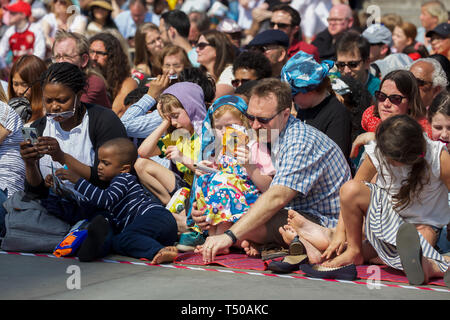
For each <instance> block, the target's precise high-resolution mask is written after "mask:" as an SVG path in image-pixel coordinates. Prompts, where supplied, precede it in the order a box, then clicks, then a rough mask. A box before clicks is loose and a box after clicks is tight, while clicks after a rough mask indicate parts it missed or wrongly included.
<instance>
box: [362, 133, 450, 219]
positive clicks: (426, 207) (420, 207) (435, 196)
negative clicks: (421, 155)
mask: <svg viewBox="0 0 450 320" xmlns="http://www.w3.org/2000/svg"><path fill="white" fill-rule="evenodd" d="M425 140H426V142H427V152H426V154H425V160H426V161H427V163H428V165H429V167H430V169H431V170H429V177H430V180H429V183H428V184H426V185H424V186H423V189H422V190H421V192H420V196H419V199H414V200H413V201H411V203H410V204H409V205H408V206H407V207H406V208H405V209H403V210H401V211H399V212H398V214H399V215H400V216H401V217H402V218H404V219H405V221H406V222H409V223H415V224H427V225H431V226H435V227H438V228H442V227H443V226H446V225H447V224H448V223H449V222H450V207H449V203H448V189H447V187H446V185H445V184H444V183H443V182H442V181H441V180H440V174H441V164H440V156H441V152H442V150H444V152H447V151H446V150H447V148H446V147H445V145H444V144H443V143H442V142H440V141H432V140H430V139H429V138H428V137H427V136H426V135H425ZM375 147H376V143H374V144H370V145H366V146H365V149H366V152H367V154H368V155H369V157H370V160H372V163H373V165H374V166H375V168H376V169H377V172H378V175H377V181H376V184H377V185H378V186H379V187H381V188H383V189H386V190H387V191H388V193H389V195H390V196H391V197H392V196H393V195H395V194H397V193H398V191H399V190H400V187H401V185H402V181H404V180H405V179H407V177H408V174H409V171H410V170H411V166H401V167H394V166H390V167H389V169H388V167H387V166H386V165H387V163H386V162H385V161H382V163H380V161H379V158H380V156H377V152H376V150H375V149H376V148H375ZM389 170H391V171H389ZM389 172H392V175H393V176H392V177H391V176H390V175H389Z"/></svg>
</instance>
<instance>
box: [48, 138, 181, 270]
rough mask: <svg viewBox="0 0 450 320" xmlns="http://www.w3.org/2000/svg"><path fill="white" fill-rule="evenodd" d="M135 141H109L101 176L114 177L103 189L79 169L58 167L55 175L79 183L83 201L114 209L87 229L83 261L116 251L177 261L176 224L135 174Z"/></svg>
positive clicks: (103, 153)
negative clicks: (83, 197)
mask: <svg viewBox="0 0 450 320" xmlns="http://www.w3.org/2000/svg"><path fill="white" fill-rule="evenodd" d="M137 156H138V154H137V150H136V147H135V146H134V144H133V143H132V142H131V141H130V140H129V139H126V138H116V139H112V140H109V141H107V142H106V143H104V144H103V145H102V146H101V147H100V148H99V151H98V157H99V164H98V176H99V178H100V180H102V181H110V185H109V187H108V188H106V189H100V188H98V187H96V186H94V185H92V184H91V183H89V182H88V181H86V180H85V179H83V178H80V177H79V176H77V175H76V174H75V173H74V172H71V171H70V170H65V169H59V170H57V171H56V174H57V175H58V176H59V177H60V178H61V179H65V180H69V181H71V182H72V183H75V189H76V190H77V191H78V192H80V193H81V194H83V195H84V196H85V197H86V198H87V200H82V202H81V205H86V206H90V207H95V208H98V209H103V210H106V211H107V212H109V215H108V216H107V217H106V218H105V217H103V216H101V215H99V216H96V217H95V218H94V219H93V220H92V221H91V222H90V225H89V227H88V236H87V238H86V239H85V240H84V241H83V243H82V244H81V246H80V249H79V250H78V254H77V255H78V258H79V259H80V261H92V260H95V259H97V258H99V257H102V256H105V255H106V254H108V253H109V251H110V250H111V249H112V250H113V251H114V252H116V253H119V254H122V255H125V256H131V257H133V258H138V259H141V258H144V259H147V260H150V261H151V263H152V264H160V263H164V262H172V261H173V260H174V259H175V257H176V256H177V253H178V252H177V249H176V248H175V247H174V246H173V245H174V243H175V241H176V240H177V224H176V221H175V219H174V217H173V216H172V214H171V213H170V212H169V211H168V210H167V209H166V208H165V207H164V206H163V205H162V204H161V202H160V201H159V200H158V199H157V198H156V197H152V195H150V194H148V193H147V192H146V191H144V189H143V187H142V185H141V184H140V183H139V180H138V178H137V177H136V176H135V175H133V174H131V172H133V171H134V169H133V167H134V163H135V161H136V159H137Z"/></svg>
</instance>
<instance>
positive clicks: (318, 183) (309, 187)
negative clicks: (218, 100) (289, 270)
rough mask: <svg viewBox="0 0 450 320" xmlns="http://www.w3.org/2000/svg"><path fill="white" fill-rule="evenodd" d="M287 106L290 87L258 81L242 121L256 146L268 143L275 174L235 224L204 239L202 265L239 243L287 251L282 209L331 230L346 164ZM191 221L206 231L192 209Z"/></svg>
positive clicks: (323, 137) (334, 148) (346, 177)
mask: <svg viewBox="0 0 450 320" xmlns="http://www.w3.org/2000/svg"><path fill="white" fill-rule="evenodd" d="M291 106H292V95H291V88H290V87H289V85H288V84H287V83H284V82H281V81H280V80H278V79H273V78H270V79H263V80H261V81H260V82H259V83H258V84H257V85H256V86H255V87H254V88H253V89H252V93H251V97H250V102H249V105H248V109H247V118H248V119H249V121H250V124H251V127H252V129H253V130H255V131H256V132H257V134H258V136H259V139H260V141H264V142H266V143H267V147H268V148H269V150H270V151H271V155H272V159H273V160H272V161H273V164H274V166H275V169H276V173H275V176H274V177H273V180H272V183H271V185H270V187H269V189H268V190H267V191H265V192H264V193H263V194H262V195H261V196H260V197H259V198H258V200H257V201H256V202H255V203H254V205H253V206H252V207H251V208H250V210H249V211H248V212H247V213H246V214H245V215H243V216H242V218H241V219H240V220H239V221H238V222H236V223H235V224H234V225H233V226H232V227H231V228H230V229H229V230H227V231H226V232H225V234H222V235H216V236H211V237H208V238H207V239H206V241H205V243H204V245H203V246H202V248H201V251H202V253H203V260H204V262H206V263H209V262H211V261H213V260H214V257H215V255H216V254H217V253H219V252H222V251H223V250H226V249H228V248H229V247H231V246H232V245H233V244H235V243H236V242H237V241H238V240H239V241H240V242H241V245H242V246H243V247H244V249H245V248H248V249H250V248H249V245H250V243H255V244H267V243H276V244H278V245H285V246H286V244H285V242H284V241H283V239H282V237H281V234H280V232H279V230H280V229H281V228H282V227H283V226H284V225H285V224H286V223H287V215H288V211H287V210H286V209H293V210H295V211H298V212H301V214H302V215H301V217H300V219H301V220H302V222H303V223H304V224H305V225H307V224H308V225H311V224H313V225H314V226H315V227H316V229H317V228H320V226H323V227H330V228H331V227H334V226H336V223H337V219H338V215H339V188H340V186H341V185H342V184H344V183H345V182H346V181H348V180H349V179H350V177H351V175H350V169H349V167H348V164H347V161H346V159H345V157H344V156H343V154H342V152H341V151H340V149H339V147H338V146H336V144H334V143H333V142H332V141H331V139H329V138H328V137H327V136H326V135H325V134H323V133H322V132H320V131H318V130H316V129H314V128H313V127H311V126H308V125H305V124H304V123H303V122H302V121H300V120H298V119H295V118H294V117H293V116H292V115H291ZM194 209H195V206H194ZM192 217H193V218H194V220H195V222H196V224H197V225H198V226H199V227H201V228H207V226H208V223H206V222H205V216H203V215H202V213H201V212H200V211H198V210H193V211H192ZM312 221H314V222H312ZM311 236H314V235H311ZM243 240H247V241H243Z"/></svg>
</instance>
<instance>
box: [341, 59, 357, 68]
mask: <svg viewBox="0 0 450 320" xmlns="http://www.w3.org/2000/svg"><path fill="white" fill-rule="evenodd" d="M361 61H362V60H358V61H349V62H342V61H338V62H336V67H338V69H344V68H345V66H347V67H349V68H350V69H355V68H356V67H357V66H359V64H360V63H361Z"/></svg>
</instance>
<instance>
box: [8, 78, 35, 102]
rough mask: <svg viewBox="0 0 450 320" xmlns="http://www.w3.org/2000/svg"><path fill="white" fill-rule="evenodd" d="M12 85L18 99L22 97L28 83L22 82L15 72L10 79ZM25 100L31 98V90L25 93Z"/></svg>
mask: <svg viewBox="0 0 450 320" xmlns="http://www.w3.org/2000/svg"><path fill="white" fill-rule="evenodd" d="M12 85H13V90H14V92H15V93H16V95H17V96H18V97H22V96H23V95H24V92H25V91H26V90H27V88H28V83H26V82H25V81H23V79H22V78H21V77H20V75H19V73H18V72H16V73H15V74H14V76H13V78H12ZM25 98H27V99H28V100H29V99H30V98H31V90H28V91H27V93H25Z"/></svg>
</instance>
